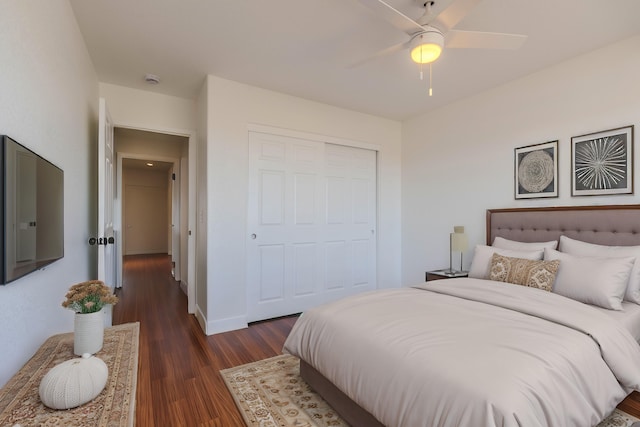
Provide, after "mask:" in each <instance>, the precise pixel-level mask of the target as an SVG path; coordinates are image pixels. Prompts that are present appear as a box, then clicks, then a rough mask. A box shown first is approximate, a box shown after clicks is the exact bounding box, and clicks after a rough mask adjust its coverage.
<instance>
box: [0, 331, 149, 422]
mask: <svg viewBox="0 0 640 427" xmlns="http://www.w3.org/2000/svg"><path fill="white" fill-rule="evenodd" d="M139 333H140V324H139V323H137V322H136V323H126V324H124V325H118V326H113V327H111V328H107V329H105V330H104V345H103V347H102V350H100V351H99V352H98V353H96V356H98V357H99V358H101V359H102V360H103V361H104V362H105V363H106V365H107V367H108V368H109V377H108V380H107V385H106V386H105V388H104V390H102V392H101V393H100V394H99V395H98V396H97V397H96V398H95V399H93V400H92V401H91V402H88V403H86V404H84V405H81V406H79V407H77V408H73V409H68V410H62V411H57V410H55V409H50V408H47V407H46V406H44V405H43V404H42V402H40V396H39V394H38V388H39V387H40V381H41V380H42V377H44V375H45V374H46V373H47V372H49V370H50V369H51V368H53V367H54V366H56V365H57V364H59V363H62V362H64V361H66V360H69V359H73V358H75V357H77V356H75V355H74V354H73V333H67V334H60V335H54V336H52V337H51V338H49V339H48V340H47V341H45V343H44V344H43V345H42V346H41V347H40V349H38V351H37V352H36V354H35V355H34V356H33V357H32V358H31V359H30V360H29V361H28V362H27V363H26V364H25V365H24V366H23V367H22V369H21V370H20V371H19V372H18V373H17V374H16V375H15V376H14V377H13V378H12V379H11V380H9V382H8V383H7V385H5V386H4V388H2V390H0V426H3V427H4V426H15V425H20V426H21V427H27V426H65V427H66V426H69V427H76V426H77V427H85V426H100V427H125V426H133V424H134V411H135V400H136V384H137V380H138V336H139Z"/></svg>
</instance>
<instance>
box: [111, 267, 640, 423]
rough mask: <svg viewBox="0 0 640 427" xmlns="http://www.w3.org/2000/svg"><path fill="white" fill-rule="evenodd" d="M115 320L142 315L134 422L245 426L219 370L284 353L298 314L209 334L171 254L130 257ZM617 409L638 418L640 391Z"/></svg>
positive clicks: (125, 269)
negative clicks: (190, 304) (174, 272)
mask: <svg viewBox="0 0 640 427" xmlns="http://www.w3.org/2000/svg"><path fill="white" fill-rule="evenodd" d="M123 267H124V268H123V288H122V289H120V290H118V291H117V295H118V297H119V298H120V301H119V302H118V304H117V305H116V306H115V307H114V310H113V323H114V324H121V323H127V322H134V321H139V322H140V351H139V366H138V388H137V395H136V426H137V427H146V426H150V427H151V426H160V425H163V426H164V425H166V426H209V427H235V426H238V427H241V426H244V425H245V424H244V422H243V421H242V417H241V416H240V413H239V412H238V410H237V408H236V406H235V403H234V402H233V398H232V397H231V395H230V394H229V391H228V390H227V388H226V386H225V384H224V381H223V379H222V377H221V376H220V373H219V371H220V370H221V369H225V368H230V367H233V366H238V365H242V364H244V363H250V362H255V361H257V360H261V359H264V358H267V357H272V356H276V355H278V354H281V352H282V345H283V344H284V341H285V339H286V337H287V335H288V334H289V332H290V330H291V328H292V327H293V325H294V323H295V321H296V317H285V318H280V319H275V320H271V321H265V322H258V323H255V324H252V325H250V326H249V328H247V329H242V330H239V331H233V332H226V333H222V334H216V335H213V336H209V337H207V336H206V335H204V333H203V332H202V329H201V328H200V325H199V324H198V322H197V320H196V319H195V317H194V316H192V315H190V314H188V313H187V298H186V296H185V295H184V293H183V292H182V291H181V290H180V287H179V285H178V283H177V282H176V281H174V280H173V277H172V276H171V269H170V259H169V257H168V256H167V255H136V256H127V257H125V260H124V265H123ZM619 408H620V409H621V410H623V411H625V412H627V413H630V414H632V415H634V416H636V417H640V394H639V393H637V392H633V393H632V394H631V395H630V396H629V397H627V399H625V400H624V401H623V402H622V403H621V404H620V405H619Z"/></svg>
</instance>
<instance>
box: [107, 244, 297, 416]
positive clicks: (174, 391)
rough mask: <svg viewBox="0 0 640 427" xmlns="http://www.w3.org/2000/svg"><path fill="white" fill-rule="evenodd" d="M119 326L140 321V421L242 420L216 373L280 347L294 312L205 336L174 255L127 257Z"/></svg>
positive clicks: (276, 351) (115, 315) (118, 306)
mask: <svg viewBox="0 0 640 427" xmlns="http://www.w3.org/2000/svg"><path fill="white" fill-rule="evenodd" d="M123 267H124V268H123V270H124V271H123V288H122V289H120V290H118V291H117V293H116V294H117V296H118V297H119V299H120V300H119V302H118V304H116V305H115V306H114V308H113V324H114V325H115V324H121V323H127V322H135V321H138V322H140V351H139V363H138V388H137V397H136V399H137V400H136V426H137V427H145V426H190V427H191V426H221V427H222V426H224V427H234V426H244V422H243V421H242V418H241V416H240V413H239V412H238V410H237V409H236V406H235V403H234V402H233V399H232V397H231V395H230V394H229V392H228V391H227V388H226V386H225V384H224V381H223V380H222V377H221V376H220V373H219V372H218V371H219V370H220V369H225V368H230V367H233V366H238V365H242V364H244V363H249V362H254V361H257V360H260V359H264V358H267V357H271V356H275V355H278V354H281V353H282V345H283V344H284V340H285V338H286V337H287V335H288V334H289V331H290V330H291V328H292V327H293V324H294V323H295V321H296V318H295V317H287V318H281V319H277V320H274V321H268V322H259V323H255V324H252V325H251V326H250V327H249V328H247V329H242V330H239V331H234V332H228V333H223V334H217V335H213V336H209V337H207V336H206V335H205V334H204V333H203V332H202V329H201V328H200V325H199V324H198V322H197V321H196V318H195V317H194V316H193V315H190V314H188V313H187V298H186V296H185V295H184V293H183V292H182V291H181V290H180V287H179V286H178V283H177V282H176V281H174V280H173V277H172V276H171V270H170V261H169V257H168V256H166V255H136V256H127V257H125V261H124V266H123Z"/></svg>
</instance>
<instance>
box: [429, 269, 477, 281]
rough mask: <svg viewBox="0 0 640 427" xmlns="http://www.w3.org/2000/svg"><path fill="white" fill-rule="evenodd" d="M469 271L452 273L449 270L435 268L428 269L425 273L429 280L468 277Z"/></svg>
mask: <svg viewBox="0 0 640 427" xmlns="http://www.w3.org/2000/svg"><path fill="white" fill-rule="evenodd" d="M468 276H469V272H468V271H456V272H454V273H450V272H449V271H448V270H434V271H427V272H426V273H425V280H426V281H427V282H428V281H430V280H441V279H453V278H454V277H468Z"/></svg>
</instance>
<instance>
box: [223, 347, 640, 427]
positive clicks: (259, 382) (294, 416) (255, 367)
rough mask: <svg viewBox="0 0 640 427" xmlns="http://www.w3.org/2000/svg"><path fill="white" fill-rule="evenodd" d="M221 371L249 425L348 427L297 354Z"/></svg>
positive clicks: (627, 420) (625, 424) (617, 423)
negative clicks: (305, 375) (311, 382)
mask: <svg viewBox="0 0 640 427" xmlns="http://www.w3.org/2000/svg"><path fill="white" fill-rule="evenodd" d="M220 373H221V374H222V378H223V379H224V381H225V383H226V384H227V388H229V391H230V392H231V395H232V396H233V399H234V400H235V402H236V405H237V406H238V409H239V410H240V413H241V414H242V417H243V418H244V421H245V423H246V424H247V426H248V427H325V426H326V427H348V424H347V423H346V422H345V421H344V420H343V419H342V418H340V417H339V416H338V415H337V414H336V413H335V412H334V411H333V409H331V407H330V406H329V405H328V404H327V403H326V402H325V401H324V400H322V398H321V397H320V396H318V395H317V394H316V393H315V392H314V391H313V390H312V389H311V388H310V387H309V386H308V385H307V384H306V383H305V382H304V381H303V380H302V378H300V371H299V364H298V359H297V358H296V357H294V356H290V355H282V356H276V357H272V358H269V359H264V360H260V361H258V362H254V363H249V364H246V365H242V366H237V367H235V368H229V369H224V370H222V371H220ZM637 421H640V419H638V418H635V417H632V416H630V415H628V414H625V413H624V412H622V411H619V410H618V409H616V410H615V412H614V413H613V414H611V415H610V416H609V417H608V418H607V419H606V420H604V421H603V422H601V423H600V424H598V426H596V427H631V426H632V425H633V424H634V423H635V422H637ZM634 427H635V426H634Z"/></svg>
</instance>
